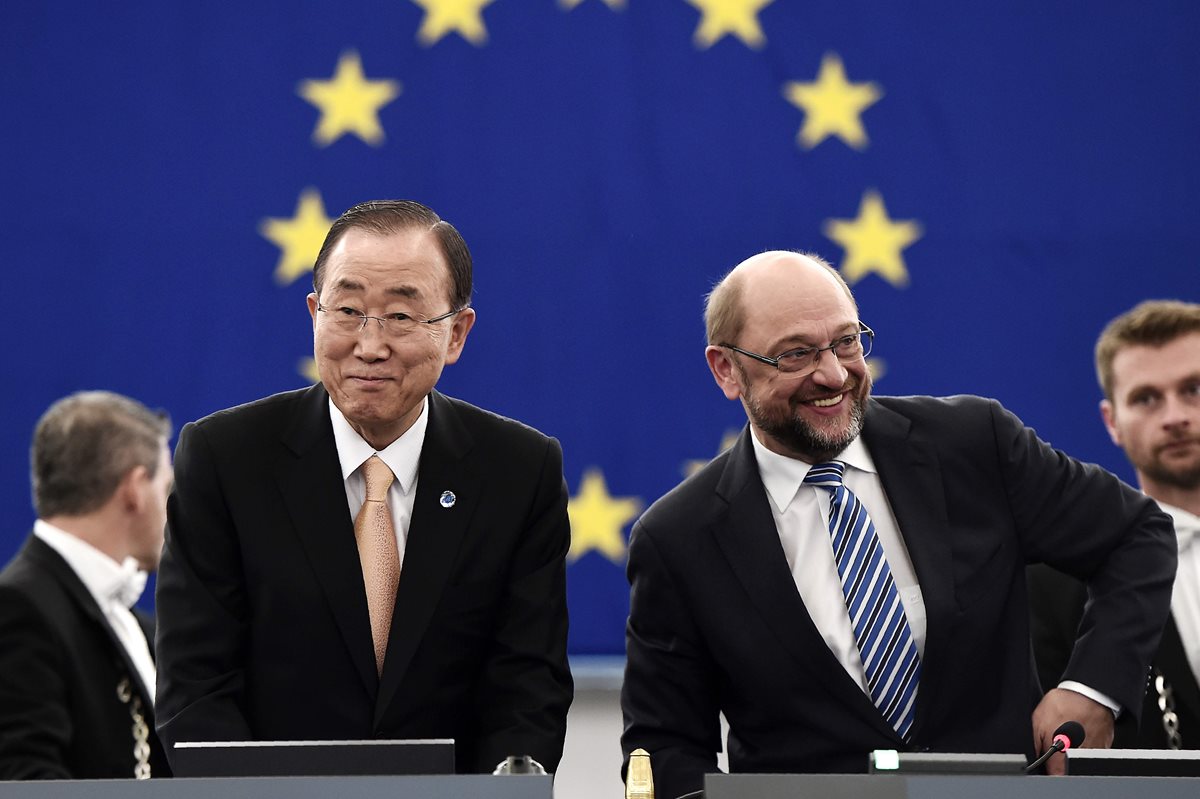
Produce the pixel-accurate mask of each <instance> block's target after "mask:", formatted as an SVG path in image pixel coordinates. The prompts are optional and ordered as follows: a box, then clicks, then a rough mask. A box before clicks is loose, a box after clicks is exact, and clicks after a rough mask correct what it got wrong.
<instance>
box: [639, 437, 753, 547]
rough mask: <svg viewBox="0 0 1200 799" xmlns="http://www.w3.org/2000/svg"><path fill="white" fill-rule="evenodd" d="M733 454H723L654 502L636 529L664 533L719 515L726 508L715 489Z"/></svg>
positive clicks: (730, 451)
mask: <svg viewBox="0 0 1200 799" xmlns="http://www.w3.org/2000/svg"><path fill="white" fill-rule="evenodd" d="M732 453H733V450H732V449H728V450H725V451H724V452H722V453H721V454H720V455H718V456H717V457H715V458H713V459H712V460H711V461H709V462H708V463H707V464H706V465H704V466H703V467H701V468H700V469H698V470H697V471H696V472H694V473H692V474H691V475H690V476H688V477H687V478H686V479H684V481H683V482H681V483H679V484H678V485H677V486H675V487H674V488H672V489H671V490H670V491H668V492H667V493H666V494H664V495H663V496H662V497H660V498H659V499H658V500H656V501H655V502H654V503H653V504H652V505H650V507H649V508H647V509H646V512H645V513H643V514H642V517H641V519H639V520H638V526H639V527H640V528H641V529H642V530H645V531H649V530H654V531H655V532H656V533H657V532H659V531H663V532H666V531H669V530H674V529H679V528H680V522H682V521H685V520H686V521H691V522H704V521H707V520H709V519H711V518H715V516H716V515H718V514H720V513H722V512H723V511H724V510H725V508H726V507H727V505H726V502H725V501H724V500H723V499H721V497H720V495H719V492H718V490H717V489H718V485H719V484H720V483H721V480H722V478H723V477H724V476H725V471H726V468H727V467H728V466H729V461H730V459H731V458H732V457H733V454H732Z"/></svg>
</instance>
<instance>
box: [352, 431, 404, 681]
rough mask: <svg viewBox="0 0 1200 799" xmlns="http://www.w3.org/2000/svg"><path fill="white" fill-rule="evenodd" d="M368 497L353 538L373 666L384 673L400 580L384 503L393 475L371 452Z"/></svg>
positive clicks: (366, 473)
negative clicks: (364, 594)
mask: <svg viewBox="0 0 1200 799" xmlns="http://www.w3.org/2000/svg"><path fill="white" fill-rule="evenodd" d="M362 471H363V478H364V479H365V480H366V483H367V498H366V501H364V502H363V506H362V508H361V509H360V510H359V512H358V517H357V518H356V519H355V520H354V538H355V540H356V541H358V557H359V560H361V561H362V571H363V584H364V585H365V586H366V588H367V612H368V613H369V614H370V616H371V640H372V641H374V643H375V667H376V669H378V671H379V673H380V674H383V656H384V654H385V653H386V652H387V640H388V630H390V629H391V626H392V608H393V607H394V606H395V604H396V584H397V582H399V580H400V553H399V552H398V551H397V549H396V531H395V529H394V528H393V527H392V514H391V511H389V510H388V506H387V492H388V487H390V486H391V484H392V481H393V480H395V479H396V476H395V475H394V474H392V470H391V469H389V468H388V465H387V464H386V463H384V462H383V461H381V460H380V459H379V456H378V455H372V456H371V457H370V458H369V459H368V460H367V462H366V463H364V464H363V466H362Z"/></svg>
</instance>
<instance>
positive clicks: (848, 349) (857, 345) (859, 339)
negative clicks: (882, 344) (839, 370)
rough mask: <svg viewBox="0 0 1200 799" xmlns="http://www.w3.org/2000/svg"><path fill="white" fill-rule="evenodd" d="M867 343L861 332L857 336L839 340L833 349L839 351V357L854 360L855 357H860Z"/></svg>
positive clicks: (844, 359)
mask: <svg viewBox="0 0 1200 799" xmlns="http://www.w3.org/2000/svg"><path fill="white" fill-rule="evenodd" d="M865 343H866V342H864V341H863V334H862V333H859V334H858V335H855V336H846V337H845V338H843V339H839V340H838V342H837V344H836V345H835V346H834V348H833V351H834V352H835V353H837V357H838V358H840V359H842V360H843V361H852V360H854V359H855V358H859V357H861V356H862V355H863V349H864V346H865Z"/></svg>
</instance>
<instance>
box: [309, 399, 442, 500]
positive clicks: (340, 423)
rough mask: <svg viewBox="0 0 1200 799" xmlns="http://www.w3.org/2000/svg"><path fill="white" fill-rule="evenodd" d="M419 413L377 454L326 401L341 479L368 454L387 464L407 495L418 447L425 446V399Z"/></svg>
mask: <svg viewBox="0 0 1200 799" xmlns="http://www.w3.org/2000/svg"><path fill="white" fill-rule="evenodd" d="M421 403H422V404H421V413H420V415H418V416H417V420H416V421H415V422H413V423H412V427H410V428H408V429H407V430H405V431H404V433H403V434H402V435H401V436H400V437H399V438H397V439H396V440H395V441H393V442H392V443H391V444H388V445H387V446H386V447H385V448H384V449H382V450H380V451H379V452H376V451H375V448H374V447H372V446H371V445H370V444H368V443H367V442H366V441H365V440H364V439H363V437H362V436H360V435H359V434H358V432H357V431H356V430H355V429H354V428H353V427H351V426H350V422H348V421H346V417H345V416H344V415H343V414H342V412H341V411H340V410H339V409H338V407H337V406H336V405H334V404H333V398H332V397H331V398H330V399H329V420H330V421H331V422H332V423H333V440H334V443H335V444H336V445H337V453H338V460H339V461H340V462H341V467H342V480H347V479H349V477H350V475H352V474H354V472H355V470H357V469H358V467H360V466H362V465H363V464H364V463H365V462H366V461H367V459H368V458H370V457H371V456H372V455H378V456H379V459H380V460H382V461H383V462H384V463H386V464H387V465H388V468H389V469H391V470H392V474H394V475H396V482H397V483H398V484H399V486H400V489H401V490H402V491H403V492H404V493H405V494H407V493H408V492H409V491H411V490H412V487H413V486H414V485H415V484H416V482H417V466H418V464H419V463H420V461H421V447H422V446H424V444H425V429H426V428H427V427H428V426H429V398H428V397H426V398H424V399H422V400H421Z"/></svg>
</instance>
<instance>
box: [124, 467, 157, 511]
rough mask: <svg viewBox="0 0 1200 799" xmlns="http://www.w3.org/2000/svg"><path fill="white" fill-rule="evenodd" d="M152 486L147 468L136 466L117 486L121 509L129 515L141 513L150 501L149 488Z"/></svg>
mask: <svg viewBox="0 0 1200 799" xmlns="http://www.w3.org/2000/svg"><path fill="white" fill-rule="evenodd" d="M149 485H150V471H149V470H148V469H147V468H146V467H145V466H134V467H133V468H132V469H130V470H129V471H128V472H126V473H125V476H124V477H122V478H121V482H120V483H118V484H117V491H116V495H117V497H118V498H119V500H120V502H121V507H122V508H123V509H124V510H125V511H127V512H129V513H141V511H142V509H143V508H144V507H145V505H146V502H147V501H148V496H147V493H148V492H147V490H146V489H147V487H148V486H149Z"/></svg>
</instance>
